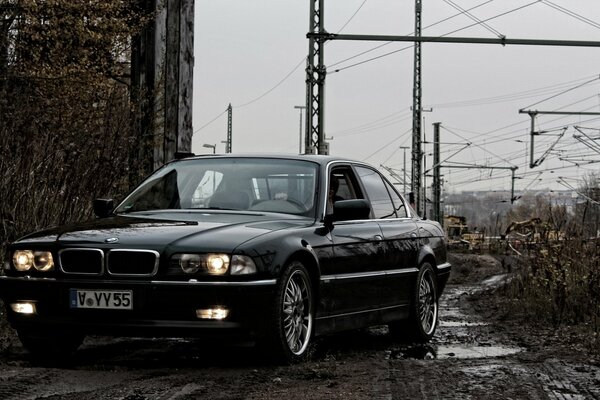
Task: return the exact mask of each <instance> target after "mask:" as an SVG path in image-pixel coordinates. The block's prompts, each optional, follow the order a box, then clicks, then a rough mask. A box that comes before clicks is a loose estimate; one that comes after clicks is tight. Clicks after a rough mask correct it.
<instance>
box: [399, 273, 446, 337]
mask: <svg viewBox="0 0 600 400" xmlns="http://www.w3.org/2000/svg"><path fill="white" fill-rule="evenodd" d="M436 282H437V280H436V275H435V271H434V270H433V267H432V266H431V264H429V263H423V265H422V266H421V269H420V270H419V274H418V275H417V280H416V282H415V289H414V293H413V296H412V299H411V304H410V312H409V317H408V320H406V321H396V322H394V323H392V324H390V332H391V333H392V335H394V336H397V337H399V338H402V339H408V340H412V341H415V342H419V343H425V342H428V341H429V340H431V338H432V337H433V334H434V333H435V329H436V328H437V323H438V297H437V283H436Z"/></svg>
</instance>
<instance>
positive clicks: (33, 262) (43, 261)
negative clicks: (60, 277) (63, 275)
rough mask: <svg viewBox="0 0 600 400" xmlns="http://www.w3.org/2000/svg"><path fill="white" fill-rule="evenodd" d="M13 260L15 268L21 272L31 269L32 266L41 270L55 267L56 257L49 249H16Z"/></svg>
mask: <svg viewBox="0 0 600 400" xmlns="http://www.w3.org/2000/svg"><path fill="white" fill-rule="evenodd" d="M12 261H13V266H14V267H15V269H16V270H17V271H20V272H25V271H29V270H31V268H35V269H36V270H38V271H41V272H46V271H52V270H53V269H54V259H53V258H52V253H51V252H49V251H31V250H16V251H15V252H14V253H13V257H12Z"/></svg>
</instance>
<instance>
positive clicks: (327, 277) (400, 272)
mask: <svg viewBox="0 0 600 400" xmlns="http://www.w3.org/2000/svg"><path fill="white" fill-rule="evenodd" d="M417 272H419V269H418V268H404V269H390V270H385V271H369V272H356V273H350V274H336V275H323V276H321V281H322V282H329V281H336V280H344V279H360V278H372V277H378V276H396V275H406V274H414V273H417Z"/></svg>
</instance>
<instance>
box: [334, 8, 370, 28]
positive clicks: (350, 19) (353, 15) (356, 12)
mask: <svg viewBox="0 0 600 400" xmlns="http://www.w3.org/2000/svg"><path fill="white" fill-rule="evenodd" d="M367 1H368V0H364V1H363V2H362V4H361V5H360V6H358V9H357V10H356V11H355V12H354V14H352V16H351V17H350V18H349V19H348V21H346V23H345V24H344V25H342V27H341V28H340V29H339V30H338V31H337V33H340V32H341V31H343V30H344V28H345V27H346V26H348V24H349V23H350V21H352V20H353V19H354V17H356V14H358V12H359V11H360V9H361V8H363V6H364V5H365V3H366V2H367Z"/></svg>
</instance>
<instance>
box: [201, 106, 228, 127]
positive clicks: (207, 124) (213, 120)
mask: <svg viewBox="0 0 600 400" xmlns="http://www.w3.org/2000/svg"><path fill="white" fill-rule="evenodd" d="M226 112H227V108H226V109H225V110H223V112H222V113H221V114H219V115H217V116H216V117H214V118H213V119H211V120H210V121H208V122H207V123H205V124H204V125H202V126H201V127H200V128H198V129H196V130H195V131H194V133H197V132H200V131H201V130H202V129H204V128H206V127H207V126H209V125H210V124H212V123H213V122H215V121H216V120H218V119H219V118H221V116H222V115H223V114H225V113H226Z"/></svg>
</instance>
